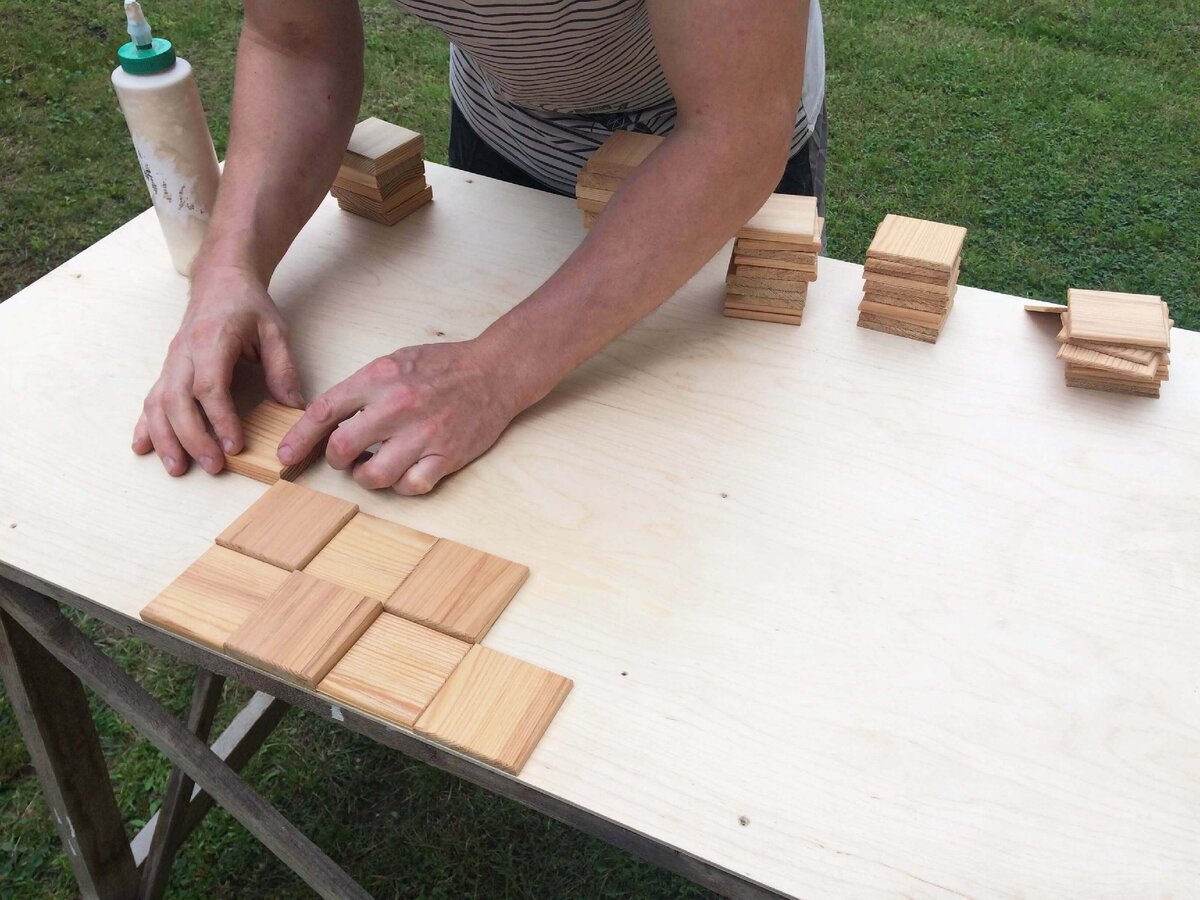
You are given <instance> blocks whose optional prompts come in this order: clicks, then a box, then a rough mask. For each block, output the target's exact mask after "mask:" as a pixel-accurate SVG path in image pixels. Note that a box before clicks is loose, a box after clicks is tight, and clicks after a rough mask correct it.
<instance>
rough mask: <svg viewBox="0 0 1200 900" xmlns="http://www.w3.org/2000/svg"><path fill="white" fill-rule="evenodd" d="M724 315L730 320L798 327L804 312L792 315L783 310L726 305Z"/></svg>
mask: <svg viewBox="0 0 1200 900" xmlns="http://www.w3.org/2000/svg"><path fill="white" fill-rule="evenodd" d="M724 314H725V315H726V316H728V317H729V318H730V319H749V320H751V321H755V322H775V323H776V324H779V325H799V324H800V322H801V321H802V320H803V318H804V311H803V310H800V311H798V312H795V313H792V312H788V311H787V310H783V309H763V308H761V307H749V306H738V305H736V304H730V303H726V304H725V308H724Z"/></svg>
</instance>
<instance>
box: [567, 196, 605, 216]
mask: <svg viewBox="0 0 1200 900" xmlns="http://www.w3.org/2000/svg"><path fill="white" fill-rule="evenodd" d="M607 205H608V204H607V203H601V202H600V201H598V200H586V199H583V198H580V199H578V200H576V201H575V208H576V209H581V210H583V211H584V212H590V213H596V214H597V215H599V214H600V213H602V212H604V207H605V206H607Z"/></svg>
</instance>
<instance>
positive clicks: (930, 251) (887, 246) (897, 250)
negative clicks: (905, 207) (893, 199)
mask: <svg viewBox="0 0 1200 900" xmlns="http://www.w3.org/2000/svg"><path fill="white" fill-rule="evenodd" d="M966 236H967V229H965V228H962V227H961V226H958V225H944V224H942V223H941V222H929V221H926V220H924V219H912V218H909V217H908V216H897V215H895V214H892V213H889V214H888V215H886V216H885V217H884V219H883V221H882V222H880V223H879V228H878V229H877V230H876V232H875V238H874V239H873V240H872V241H871V246H870V248H868V250H867V257H868V258H872V257H874V258H876V259H883V260H887V261H888V262H898V263H905V264H907V265H912V266H921V267H924V268H927V269H936V270H937V271H939V272H949V271H951V270H952V269H954V267H955V265H956V264H957V262H958V258H959V255H960V254H961V253H962V246H963V241H964V240H965V239H966Z"/></svg>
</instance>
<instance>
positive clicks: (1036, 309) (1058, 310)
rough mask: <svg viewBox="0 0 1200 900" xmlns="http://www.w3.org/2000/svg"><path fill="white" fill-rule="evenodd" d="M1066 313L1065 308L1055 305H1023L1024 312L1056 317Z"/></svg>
mask: <svg viewBox="0 0 1200 900" xmlns="http://www.w3.org/2000/svg"><path fill="white" fill-rule="evenodd" d="M1066 311H1067V308H1066V307H1065V306H1060V305H1058V304H1056V303H1055V304H1046V303H1026V304H1025V312H1031V313H1054V314H1055V315H1056V316H1058V315H1062V314H1063V313H1065V312H1066Z"/></svg>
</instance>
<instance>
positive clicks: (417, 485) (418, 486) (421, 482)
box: [400, 473, 433, 496]
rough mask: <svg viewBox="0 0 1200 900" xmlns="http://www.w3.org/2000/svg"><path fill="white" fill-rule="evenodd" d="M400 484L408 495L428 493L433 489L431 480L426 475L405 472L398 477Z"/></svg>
mask: <svg viewBox="0 0 1200 900" xmlns="http://www.w3.org/2000/svg"><path fill="white" fill-rule="evenodd" d="M400 484H401V486H402V487H403V488H404V490H405V492H406V493H407V494H409V495H410V496H417V495H419V494H428V493H429V492H430V491H431V490H433V480H432V479H431V478H430V477H429V476H428V475H413V474H411V473H409V474H406V475H405V476H404V477H403V478H401V479H400Z"/></svg>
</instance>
